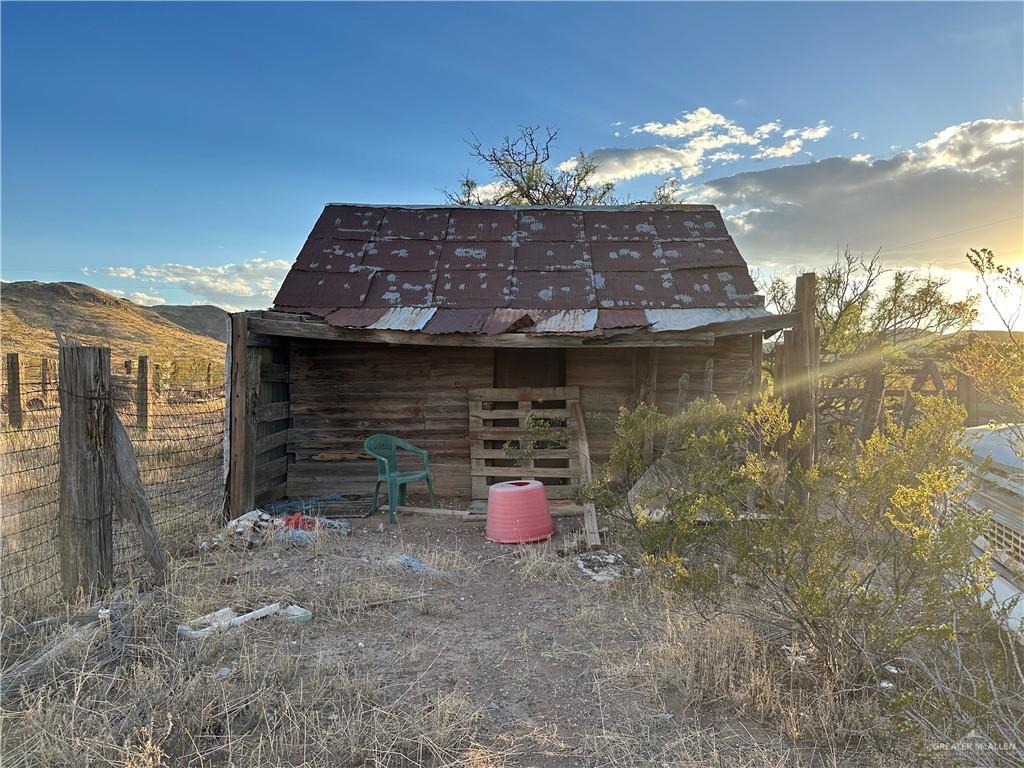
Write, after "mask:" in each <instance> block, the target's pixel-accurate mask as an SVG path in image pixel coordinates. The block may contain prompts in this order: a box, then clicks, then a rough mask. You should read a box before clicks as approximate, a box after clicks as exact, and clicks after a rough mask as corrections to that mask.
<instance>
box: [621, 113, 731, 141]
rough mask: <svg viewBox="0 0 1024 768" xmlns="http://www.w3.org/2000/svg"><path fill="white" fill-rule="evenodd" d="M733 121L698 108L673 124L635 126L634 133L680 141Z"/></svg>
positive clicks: (653, 123) (684, 114) (654, 123)
mask: <svg viewBox="0 0 1024 768" xmlns="http://www.w3.org/2000/svg"><path fill="white" fill-rule="evenodd" d="M732 124H733V123H732V121H731V120H729V119H728V118H726V117H725V115H720V114H718V113H717V112H712V111H711V110H710V109H708V108H707V107H697V109H695V110H693V111H692V112H684V113H683V116H682V117H681V118H679V119H678V120H674V121H673V122H671V123H658V122H649V123H644V124H643V125H634V126H633V129H632V131H633V133H650V134H653V135H655V136H664V137H667V138H673V139H679V138H682V137H684V136H692V135H693V134H695V133H703V132H705V131H707V130H708V129H709V128H716V127H718V126H727V125H732Z"/></svg>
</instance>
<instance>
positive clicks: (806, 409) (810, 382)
mask: <svg viewBox="0 0 1024 768" xmlns="http://www.w3.org/2000/svg"><path fill="white" fill-rule="evenodd" d="M817 279H818V278H817V275H815V274H814V273H813V272H806V273H804V274H802V275H800V276H799V277H798V278H797V279H796V309H797V311H798V312H800V322H799V324H798V325H797V327H796V328H795V329H794V331H793V336H792V339H793V342H794V345H793V346H792V348H791V349H789V350H788V351H787V354H790V355H792V356H791V357H789V358H788V360H787V363H789V362H792V363H793V365H792V367H791V370H790V375H789V378H790V381H791V384H792V387H793V397H792V400H791V402H792V405H791V407H790V419H791V421H792V422H793V423H794V424H796V423H797V422H800V421H803V420H804V419H809V420H810V429H811V439H810V440H809V441H808V444H807V445H806V446H804V448H803V449H802V450H801V451H800V463H801V464H802V465H803V467H804V468H805V469H810V468H811V467H812V466H814V460H815V453H816V451H815V444H816V443H817V403H818V381H817V371H818V361H817V359H816V357H817V350H818V329H817V323H816V313H815V308H816V302H817ZM788 342H789V339H787V344H788ZM787 367H789V366H788V365H787Z"/></svg>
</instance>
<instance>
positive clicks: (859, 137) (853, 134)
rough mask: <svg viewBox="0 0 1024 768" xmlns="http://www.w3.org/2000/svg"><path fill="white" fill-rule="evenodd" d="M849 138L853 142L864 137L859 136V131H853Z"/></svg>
mask: <svg viewBox="0 0 1024 768" xmlns="http://www.w3.org/2000/svg"><path fill="white" fill-rule="evenodd" d="M850 138H851V139H853V140H854V141H860V140H861V139H863V138H864V136H863V135H862V134H861V132H860V131H854V132H853V133H851V134H850Z"/></svg>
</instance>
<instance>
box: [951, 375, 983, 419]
mask: <svg viewBox="0 0 1024 768" xmlns="http://www.w3.org/2000/svg"><path fill="white" fill-rule="evenodd" d="M956 399H957V400H958V401H959V402H960V405H962V406H963V407H964V409H965V410H966V411H967V421H966V424H967V426H968V427H976V426H978V390H977V389H976V388H975V386H974V379H973V378H971V377H970V376H968V375H967V374H966V373H961V372H960V371H957V374H956Z"/></svg>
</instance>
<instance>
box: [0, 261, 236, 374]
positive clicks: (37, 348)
mask: <svg viewBox="0 0 1024 768" xmlns="http://www.w3.org/2000/svg"><path fill="white" fill-rule="evenodd" d="M157 309H160V310H169V312H168V315H169V316H174V315H177V317H178V318H179V320H180V322H178V321H174V320H172V319H170V318H169V317H165V316H163V315H162V314H161V313H160V312H157V311H154V310H157ZM190 310H195V311H194V312H190ZM226 315H227V313H226V312H224V310H222V309H220V308H218V307H208V306H200V307H142V306H139V305H138V304H135V303H133V302H131V301H128V300H127V299H120V298H118V297H116V296H112V295H110V294H109V293H106V292H104V291H101V290H99V289H98V288H93V287H92V286H89V285H85V284H84V283H40V282H36V281H23V282H13V283H2V284H0V342H2V345H3V348H4V351H5V352H20V353H21V354H22V355H24V356H42V355H47V356H51V357H52V356H55V355H56V352H57V341H56V337H55V336H54V333H53V332H54V330H58V331H60V332H61V333H62V334H65V335H67V336H70V337H71V338H74V339H76V340H78V341H80V342H82V343H83V344H95V345H98V346H107V347H110V349H111V354H112V355H113V357H115V358H129V357H137V356H139V355H150V356H151V357H157V358H168V359H169V358H180V359H188V358H203V359H209V360H220V359H223V357H224V347H225V345H224V343H223V341H221V340H220V339H223V338H224V335H225V328H226V320H225V319H224V318H225V317H226ZM218 317H219V318H220V320H219V322H220V329H219V334H220V339H218V337H217V336H216V335H215V334H217V332H218V329H217V328H216V327H215V326H216V324H217V322H218V320H217V318H218ZM185 323H188V325H185ZM200 329H202V330H200Z"/></svg>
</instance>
